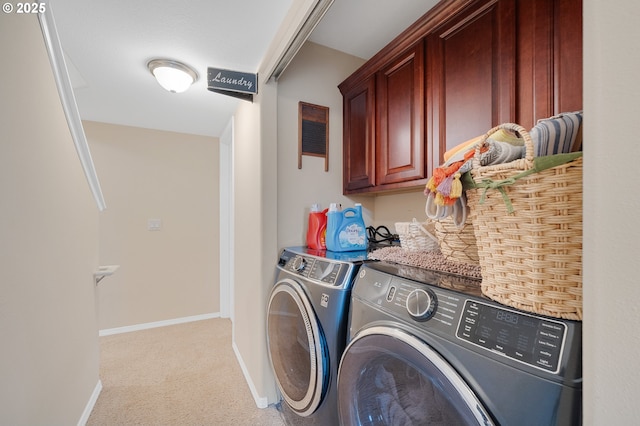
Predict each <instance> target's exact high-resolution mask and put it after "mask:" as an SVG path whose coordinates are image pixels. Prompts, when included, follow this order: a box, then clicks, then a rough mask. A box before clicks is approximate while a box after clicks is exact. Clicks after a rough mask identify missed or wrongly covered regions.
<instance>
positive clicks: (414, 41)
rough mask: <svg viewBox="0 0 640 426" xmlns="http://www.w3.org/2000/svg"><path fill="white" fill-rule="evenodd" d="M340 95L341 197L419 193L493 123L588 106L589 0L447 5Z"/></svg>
mask: <svg viewBox="0 0 640 426" xmlns="http://www.w3.org/2000/svg"><path fill="white" fill-rule="evenodd" d="M339 88H340V91H341V92H342V94H343V99H344V102H343V106H344V111H343V114H344V135H343V137H344V140H343V144H344V169H343V170H344V176H343V178H344V186H343V191H344V193H345V194H354V193H377V192H383V191H388V190H398V189H404V188H414V187H419V186H422V185H424V184H425V183H426V180H427V178H428V177H429V176H430V175H431V174H432V173H433V169H434V168H435V167H437V166H439V165H440V164H441V163H442V161H443V157H442V156H443V154H444V152H445V151H446V150H447V149H450V148H452V147H454V146H455V145H457V144H459V143H461V142H464V141H466V140H468V139H470V138H473V137H475V136H479V135H481V134H484V133H485V132H487V131H488V130H489V129H491V128H492V127H493V126H495V125H498V124H500V123H504V122H516V123H518V124H521V125H522V126H524V127H525V128H531V127H532V126H533V125H535V123H536V121H537V120H538V119H541V118H545V117H549V116H551V115H554V114H558V113H560V112H565V111H576V110H580V109H582V0H442V1H441V2H440V3H438V4H437V5H436V6H435V7H434V8H433V9H431V10H430V11H428V12H427V13H426V14H425V15H424V16H422V17H421V18H420V19H418V20H417V21H416V22H415V23H414V24H413V25H412V26H410V27H409V28H407V30H405V31H404V32H403V33H402V34H400V35H399V36H398V37H397V38H396V39H395V40H393V41H392V42H391V43H389V44H388V45H387V46H385V47H384V48H383V49H382V50H381V51H380V52H378V53H377V54H376V55H375V56H374V57H373V58H371V59H370V60H369V61H367V62H366V63H365V64H364V65H363V66H362V67H360V68H359V69H358V70H356V71H355V72H354V73H353V74H352V75H351V76H349V77H348V78H347V79H346V80H345V81H344V82H342V83H341V84H340V85H339Z"/></svg>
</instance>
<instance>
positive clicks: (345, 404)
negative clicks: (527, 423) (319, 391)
mask: <svg viewBox="0 0 640 426" xmlns="http://www.w3.org/2000/svg"><path fill="white" fill-rule="evenodd" d="M338 409H339V414H340V420H341V423H342V424H343V425H345V426H349V425H363V426H365V425H405V426H409V425H447V426H450V425H492V424H493V423H492V421H491V419H490V417H489V415H488V414H487V411H486V410H485V409H484V408H483V407H482V405H481V403H480V401H479V400H478V398H477V397H476V396H475V395H474V393H473V392H472V391H471V389H470V388H469V387H468V386H467V384H466V383H465V382H464V381H463V380H462V378H461V377H460V376H459V375H458V373H457V372H456V371H455V370H454V369H453V367H451V366H450V365H449V363H448V362H446V361H445V360H444V359H443V358H442V357H441V356H440V355H439V354H438V353H436V352H435V351H434V350H433V349H431V348H430V347H429V346H428V345H427V344H425V343H424V342H423V341H421V340H420V339H417V338H415V337H414V336H411V335H409V334H407V333H405V332H403V331H401V330H398V329H395V328H389V327H371V328H369V329H366V330H365V331H363V332H362V333H360V334H358V335H357V336H356V338H355V339H354V340H353V341H352V342H351V343H350V344H349V346H348V347H347V349H346V351H345V353H344V355H343V357H342V361H341V362H340V370H339V372H338Z"/></svg>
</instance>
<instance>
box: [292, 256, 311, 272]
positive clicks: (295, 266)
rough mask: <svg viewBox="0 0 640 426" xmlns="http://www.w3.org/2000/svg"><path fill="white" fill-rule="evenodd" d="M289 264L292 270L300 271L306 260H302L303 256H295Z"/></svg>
mask: <svg viewBox="0 0 640 426" xmlns="http://www.w3.org/2000/svg"><path fill="white" fill-rule="evenodd" d="M291 266H292V268H293V270H294V271H296V272H302V271H304V268H305V267H306V266H307V261H306V260H304V257H300V256H296V257H295V259H293V264H292V265H291Z"/></svg>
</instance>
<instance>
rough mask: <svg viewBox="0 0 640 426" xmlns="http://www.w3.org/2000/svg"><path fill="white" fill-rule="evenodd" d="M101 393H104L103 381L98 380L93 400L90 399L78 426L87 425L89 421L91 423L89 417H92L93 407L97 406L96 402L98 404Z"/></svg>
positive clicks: (92, 395) (92, 396)
mask: <svg viewBox="0 0 640 426" xmlns="http://www.w3.org/2000/svg"><path fill="white" fill-rule="evenodd" d="M100 392H102V381H101V380H100V379H98V383H96V387H95V388H94V389H93V393H92V394H91V398H89V401H88V402H87V405H86V406H85V407H84V411H83V412H82V416H81V417H80V420H78V426H84V425H86V424H87V421H89V416H91V412H92V411H93V407H94V406H95V405H96V402H98V397H99V396H100Z"/></svg>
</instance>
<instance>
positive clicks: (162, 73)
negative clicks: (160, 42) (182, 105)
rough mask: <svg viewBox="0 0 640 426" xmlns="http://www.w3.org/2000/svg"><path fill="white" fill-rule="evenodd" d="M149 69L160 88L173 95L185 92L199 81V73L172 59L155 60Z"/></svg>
mask: <svg viewBox="0 0 640 426" xmlns="http://www.w3.org/2000/svg"><path fill="white" fill-rule="evenodd" d="M147 68H149V71H151V74H153V76H154V77H155V78H156V80H158V83H159V84H160V86H162V87H163V88H164V89H165V90H168V91H169V92H173V93H181V92H184V91H185V90H187V89H188V88H189V86H191V85H192V84H193V83H194V82H195V81H196V80H198V73H197V72H196V71H195V70H194V69H193V68H191V67H189V66H187V65H185V64H183V63H182V62H178V61H173V60H171V59H153V60H151V61H149V63H148V64H147Z"/></svg>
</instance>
